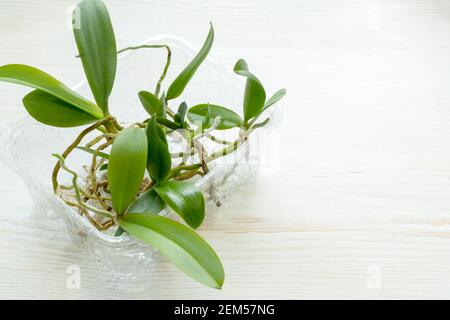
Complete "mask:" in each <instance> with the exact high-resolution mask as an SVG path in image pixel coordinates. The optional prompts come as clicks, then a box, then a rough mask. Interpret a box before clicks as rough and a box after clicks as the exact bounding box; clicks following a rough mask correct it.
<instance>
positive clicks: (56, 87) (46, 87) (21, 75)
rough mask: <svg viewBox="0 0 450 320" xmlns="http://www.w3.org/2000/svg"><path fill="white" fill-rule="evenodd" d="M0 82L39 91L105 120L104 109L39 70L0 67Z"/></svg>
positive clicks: (21, 67)
mask: <svg viewBox="0 0 450 320" xmlns="http://www.w3.org/2000/svg"><path fill="white" fill-rule="evenodd" d="M0 81H6V82H12V83H17V84H21V85H24V86H27V87H31V88H35V89H39V90H41V91H44V92H47V93H48V94H50V95H52V96H54V97H56V98H58V99H60V100H63V101H65V102H67V103H68V104H70V105H72V106H74V107H75V108H78V109H80V110H83V111H85V112H86V113H88V114H90V115H92V116H94V117H95V118H98V119H101V118H103V111H102V109H100V108H99V107H98V106H96V105H95V104H93V103H92V102H90V101H89V100H86V99H85V98H83V97H82V96H80V95H79V94H78V93H76V92H75V91H73V90H71V89H69V88H68V87H66V86H65V85H64V84H63V83H61V82H60V81H58V80H57V79H55V78H54V77H52V76H51V75H49V74H48V73H45V72H44V71H41V70H39V69H36V68H33V67H30V66H26V65H23V64H8V65H5V66H2V67H0Z"/></svg>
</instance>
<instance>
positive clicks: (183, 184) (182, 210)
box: [154, 181, 205, 228]
mask: <svg viewBox="0 0 450 320" xmlns="http://www.w3.org/2000/svg"><path fill="white" fill-rule="evenodd" d="M154 189H155V190H156V192H157V193H158V194H159V196H160V197H161V198H162V199H163V200H164V201H165V202H166V203H167V205H168V206H169V207H171V208H172V209H173V210H174V211H175V212H176V213H178V214H179V215H180V216H181V217H182V218H183V220H184V221H186V223H187V224H188V225H189V226H191V227H192V228H197V227H199V226H200V225H201V224H202V222H203V219H204V218H205V199H204V198H203V194H202V192H201V191H200V190H199V189H198V188H197V186H196V185H195V184H193V183H190V182H187V181H166V182H164V183H162V184H160V185H159V184H157V185H156V186H155V187H154Z"/></svg>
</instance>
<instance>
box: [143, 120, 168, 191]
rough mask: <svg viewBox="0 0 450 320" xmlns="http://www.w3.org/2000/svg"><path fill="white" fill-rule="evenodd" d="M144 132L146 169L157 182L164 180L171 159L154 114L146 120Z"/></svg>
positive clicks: (164, 136) (163, 135) (164, 137)
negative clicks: (145, 139) (146, 148)
mask: <svg viewBox="0 0 450 320" xmlns="http://www.w3.org/2000/svg"><path fill="white" fill-rule="evenodd" d="M146 133H147V141H148V157H147V170H148V172H149V174H150V176H151V177H152V179H153V180H154V181H156V182H158V181H161V180H164V178H165V177H167V175H168V174H169V171H170V168H171V166H172V159H171V157H170V153H169V149H168V146H167V140H166V135H165V133H164V131H163V130H162V129H161V127H160V126H159V125H158V124H157V123H156V116H153V117H152V118H151V119H150V121H149V122H148V124H147V130H146Z"/></svg>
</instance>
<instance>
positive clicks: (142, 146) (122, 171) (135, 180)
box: [108, 127, 147, 214]
mask: <svg viewBox="0 0 450 320" xmlns="http://www.w3.org/2000/svg"><path fill="white" fill-rule="evenodd" d="M146 162H147V137H146V136H145V133H144V131H143V130H142V129H140V128H135V127H129V128H126V129H123V130H122V131H121V132H120V133H119V134H118V135H117V137H116V139H115V140H114V143H113V145H112V148H111V154H110V155H109V164H108V180H109V189H110V191H111V197H112V204H113V208H114V210H115V211H116V212H117V213H118V214H122V213H124V212H125V211H126V210H127V208H128V206H129V205H130V204H131V203H132V202H133V201H134V198H135V196H136V193H137V191H138V190H139V187H140V186H141V183H142V178H143V177H144V173H145V165H146Z"/></svg>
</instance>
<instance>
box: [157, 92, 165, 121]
mask: <svg viewBox="0 0 450 320" xmlns="http://www.w3.org/2000/svg"><path fill="white" fill-rule="evenodd" d="M166 111H167V103H166V95H165V93H164V92H163V93H162V95H161V97H159V104H158V108H157V109H156V115H157V116H158V117H161V118H165V117H166Z"/></svg>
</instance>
